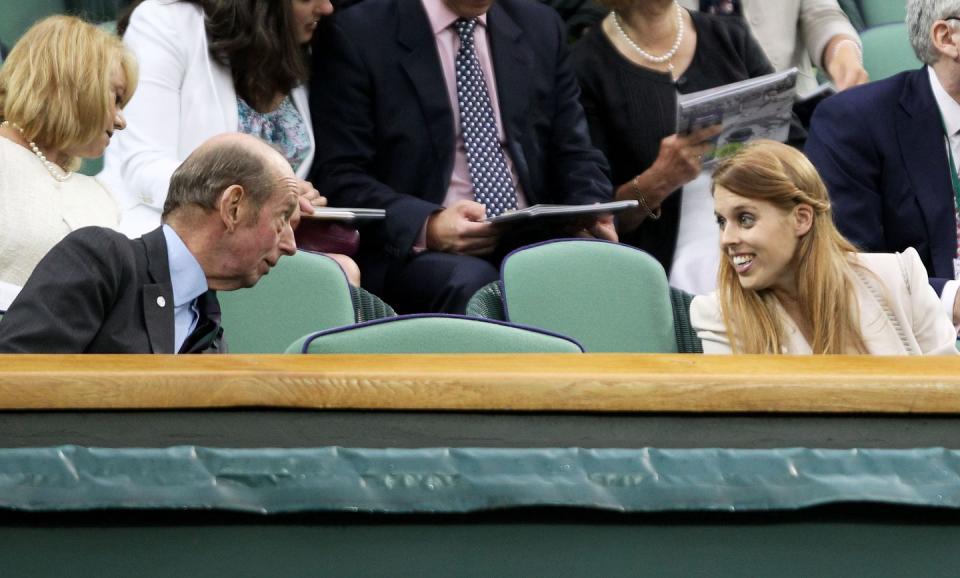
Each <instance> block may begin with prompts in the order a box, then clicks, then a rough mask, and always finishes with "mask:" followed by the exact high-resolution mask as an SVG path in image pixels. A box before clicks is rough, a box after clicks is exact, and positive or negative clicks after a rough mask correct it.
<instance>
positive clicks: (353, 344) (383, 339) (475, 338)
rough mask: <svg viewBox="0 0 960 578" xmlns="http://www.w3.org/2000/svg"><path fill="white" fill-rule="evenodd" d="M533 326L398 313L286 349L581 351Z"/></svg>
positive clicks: (303, 340)
mask: <svg viewBox="0 0 960 578" xmlns="http://www.w3.org/2000/svg"><path fill="white" fill-rule="evenodd" d="M582 352H583V348H582V347H581V346H580V344H579V343H577V342H576V341H574V340H573V339H570V338H569V337H564V336H562V335H557V334H553V333H550V332H547V331H543V330H540V329H535V328H532V327H521V326H518V325H513V324H510V323H506V322H503V321H492V320H489V319H477V318H474V317H464V316H460V315H442V314H429V315H400V316H398V317H391V318H387V319H379V320H375V321H370V322H367V323H361V324H358V325H352V326H350V327H338V328H335V329H329V330H326V331H320V332H318V333H314V334H312V335H306V336H304V337H302V338H300V339H298V340H297V341H295V342H294V343H293V344H292V345H290V347H289V348H287V353H378V354H386V353H582Z"/></svg>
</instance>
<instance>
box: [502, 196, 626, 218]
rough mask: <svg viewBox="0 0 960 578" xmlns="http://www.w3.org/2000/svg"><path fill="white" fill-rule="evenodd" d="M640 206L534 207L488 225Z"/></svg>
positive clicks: (515, 212) (574, 215)
mask: <svg viewBox="0 0 960 578" xmlns="http://www.w3.org/2000/svg"><path fill="white" fill-rule="evenodd" d="M637 206H639V203H638V202H637V201H612V202H609V203H595V204H592V205H533V206H532V207H527V208H526V209H520V210H517V211H506V212H504V213H500V214H499V215H497V216H496V217H489V218H487V222H488V223H513V222H521V221H530V220H532V219H543V218H563V217H576V216H580V215H604V214H607V213H616V212H618V211H623V210H624V209H632V208H634V207H637Z"/></svg>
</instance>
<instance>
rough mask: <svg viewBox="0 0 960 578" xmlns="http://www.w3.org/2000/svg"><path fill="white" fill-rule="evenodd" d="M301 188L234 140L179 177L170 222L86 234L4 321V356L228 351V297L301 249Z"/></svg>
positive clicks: (275, 155)
mask: <svg viewBox="0 0 960 578" xmlns="http://www.w3.org/2000/svg"><path fill="white" fill-rule="evenodd" d="M299 198H300V195H299V180H298V179H297V177H296V175H294V173H293V169H291V168H290V164H289V163H287V161H286V159H284V157H283V156H282V155H281V154H280V153H279V152H277V151H276V150H274V149H273V148H272V147H271V146H269V145H267V144H266V143H264V142H263V141H261V140H259V139H256V138H254V137H252V136H248V135H244V134H223V135H220V136H216V137H213V138H211V139H210V140H208V141H206V142H205V143H203V144H202V145H200V147H198V148H197V150H195V151H194V152H193V153H192V154H191V155H190V156H189V157H187V159H186V160H185V161H184V162H183V164H181V165H180V166H179V167H178V168H177V170H176V171H174V173H173V177H172V178H171V179H170V187H169V192H168V195H167V200H166V205H165V206H164V209H163V225H162V226H161V227H159V228H157V229H155V230H153V231H151V232H150V233H147V234H146V235H144V236H142V237H140V238H138V239H132V240H131V239H128V238H127V237H125V236H124V235H121V234H120V233H117V232H115V231H112V230H110V229H105V228H101V227H86V228H83V229H77V230H76V231H74V232H72V233H70V234H69V235H67V236H66V237H65V238H64V239H63V240H62V241H61V242H60V243H58V244H57V245H55V246H54V247H53V249H51V250H50V252H49V253H48V254H47V255H46V256H45V257H44V258H43V260H41V261H40V263H39V264H38V265H37V267H36V269H34V271H33V273H32V274H31V276H30V278H29V279H28V280H27V283H26V285H24V287H23V290H22V291H21V292H20V294H19V295H18V296H17V298H16V300H14V302H13V304H12V305H11V306H10V309H9V311H7V313H6V315H5V316H4V318H3V321H0V352H3V353H178V352H179V353H208V352H210V353H215V352H221V351H223V345H222V333H223V331H222V329H221V328H220V307H219V304H218V303H217V298H216V291H224V290H226V291H229V290H232V289H239V288H242V287H251V286H253V285H254V284H255V283H256V282H257V281H258V280H259V279H260V277H261V276H263V275H266V274H267V272H268V271H269V270H270V268H271V267H273V266H274V265H276V264H277V261H278V260H279V259H280V257H281V256H283V255H292V254H293V253H294V251H295V250H296V244H295V241H294V238H293V227H295V226H296V221H297V220H298V219H299V218H300V213H299V210H300V209H299Z"/></svg>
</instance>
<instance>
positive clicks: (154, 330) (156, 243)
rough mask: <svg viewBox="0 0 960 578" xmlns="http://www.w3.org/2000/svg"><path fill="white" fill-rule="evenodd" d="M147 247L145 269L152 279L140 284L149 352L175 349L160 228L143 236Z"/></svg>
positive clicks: (170, 289) (164, 245)
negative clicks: (141, 285)
mask: <svg viewBox="0 0 960 578" xmlns="http://www.w3.org/2000/svg"><path fill="white" fill-rule="evenodd" d="M142 241H143V244H144V247H145V249H146V258H147V273H148V274H149V276H150V280H151V281H153V283H152V284H151V283H145V284H144V285H143V289H142V292H143V323H144V326H145V327H146V328H147V337H148V339H149V340H150V350H151V352H152V353H176V351H174V350H173V347H174V343H175V340H174V324H173V285H172V284H171V282H170V260H169V258H168V257H167V242H166V239H165V238H164V236H163V228H162V227H161V228H158V229H154V230H153V231H151V232H149V233H147V234H146V235H144V236H143V237H142Z"/></svg>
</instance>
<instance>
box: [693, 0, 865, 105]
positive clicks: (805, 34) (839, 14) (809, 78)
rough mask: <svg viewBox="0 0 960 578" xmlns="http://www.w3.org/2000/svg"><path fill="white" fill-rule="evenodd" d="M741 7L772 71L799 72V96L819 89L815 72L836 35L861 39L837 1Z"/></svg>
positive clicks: (744, 0) (782, 0)
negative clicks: (797, 69)
mask: <svg viewBox="0 0 960 578" xmlns="http://www.w3.org/2000/svg"><path fill="white" fill-rule="evenodd" d="M680 4H681V5H682V6H683V7H685V8H687V9H688V10H696V9H697V7H698V6H699V2H698V1H697V0H680ZM740 5H741V6H742V7H743V16H744V18H746V20H747V22H748V23H749V24H750V31H751V32H753V35H754V36H755V37H756V39H757V41H758V42H759V43H760V46H761V47H763V51H764V52H765V53H766V55H767V58H769V59H770V62H771V63H772V64H773V67H774V68H775V69H776V70H786V69H788V68H790V67H791V66H796V67H797V68H799V69H800V73H801V74H800V78H799V79H797V93H798V94H804V93H807V92H810V91H812V90H813V89H815V88H816V87H817V80H816V76H815V74H816V73H815V72H814V70H813V68H814V67H817V68H823V62H822V60H821V59H822V57H823V49H824V48H826V46H827V43H828V42H829V41H830V39H831V38H833V37H834V36H836V35H837V34H847V35H849V36H852V37H853V38H859V36H858V35H857V31H856V29H854V27H853V26H852V25H851V24H850V20H849V19H848V18H847V15H846V14H845V13H844V11H843V10H842V9H841V8H840V5H839V4H838V3H837V0H740Z"/></svg>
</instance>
